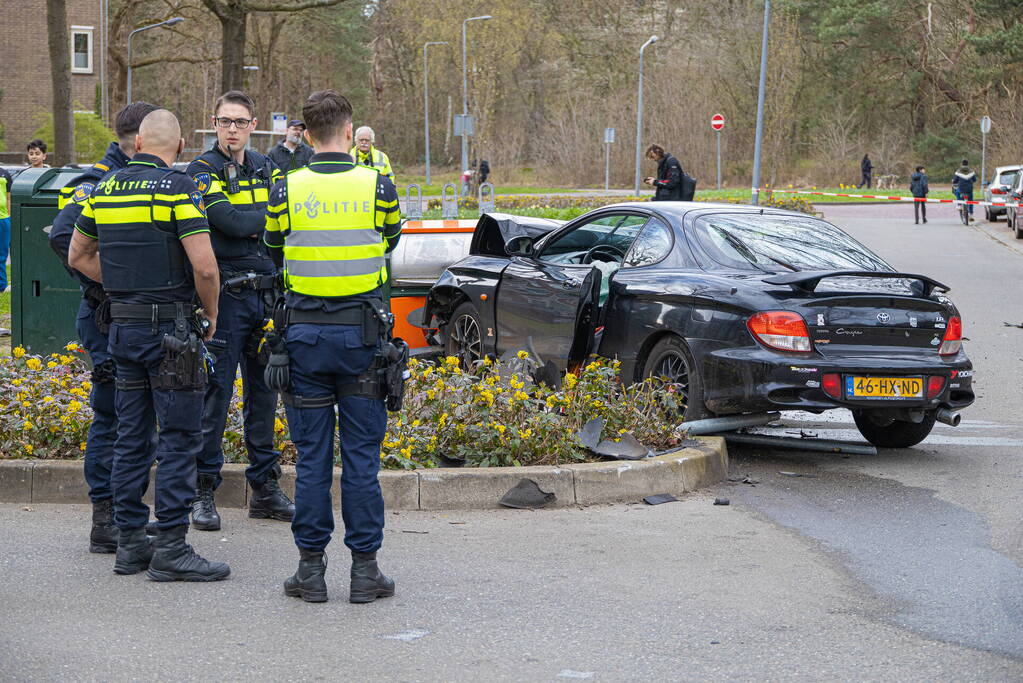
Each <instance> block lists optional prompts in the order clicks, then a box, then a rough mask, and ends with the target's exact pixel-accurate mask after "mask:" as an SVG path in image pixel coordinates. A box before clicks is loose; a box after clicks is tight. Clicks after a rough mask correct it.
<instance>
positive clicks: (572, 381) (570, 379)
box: [565, 372, 579, 389]
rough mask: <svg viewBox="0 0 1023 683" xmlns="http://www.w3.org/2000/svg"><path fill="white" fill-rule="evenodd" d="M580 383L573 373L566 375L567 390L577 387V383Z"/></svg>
mask: <svg viewBox="0 0 1023 683" xmlns="http://www.w3.org/2000/svg"><path fill="white" fill-rule="evenodd" d="M578 381H579V378H578V377H576V376H575V375H574V374H573V373H571V372H570V373H568V374H566V375H565V388H566V389H571V388H573V387H574V386H575V384H576V382H578Z"/></svg>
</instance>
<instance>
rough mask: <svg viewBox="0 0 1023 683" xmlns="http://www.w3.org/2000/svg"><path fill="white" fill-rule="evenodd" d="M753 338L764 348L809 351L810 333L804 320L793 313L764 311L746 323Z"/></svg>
mask: <svg viewBox="0 0 1023 683" xmlns="http://www.w3.org/2000/svg"><path fill="white" fill-rule="evenodd" d="M746 327H747V328H749V331H750V333H751V334H752V335H753V337H754V338H755V339H756V340H757V341H759V342H760V343H761V344H763V345H764V346H769V347H771V348H772V349H780V350H782V351H809V350H810V333H809V331H807V329H806V323H805V322H803V318H802V317H801V316H799V315H797V314H796V313H793V312H792V311H764V312H762V313H755V314H754V315H752V316H750V319H749V320H747V321H746Z"/></svg>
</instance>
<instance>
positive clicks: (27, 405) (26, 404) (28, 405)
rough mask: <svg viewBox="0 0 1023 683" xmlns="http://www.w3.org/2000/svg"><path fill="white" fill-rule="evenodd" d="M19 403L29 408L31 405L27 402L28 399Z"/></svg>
mask: <svg viewBox="0 0 1023 683" xmlns="http://www.w3.org/2000/svg"><path fill="white" fill-rule="evenodd" d="M21 405H23V406H25V407H26V408H29V407H31V405H32V404H31V403H29V402H28V401H22V402H21Z"/></svg>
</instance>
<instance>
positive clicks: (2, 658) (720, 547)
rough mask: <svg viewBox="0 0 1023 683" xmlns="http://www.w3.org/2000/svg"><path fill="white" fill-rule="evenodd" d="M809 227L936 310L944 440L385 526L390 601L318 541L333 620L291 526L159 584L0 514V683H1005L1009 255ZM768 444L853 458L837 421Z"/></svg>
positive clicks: (956, 234) (50, 523) (1021, 255)
mask: <svg viewBox="0 0 1023 683" xmlns="http://www.w3.org/2000/svg"><path fill="white" fill-rule="evenodd" d="M824 211H825V213H826V217H827V218H828V219H830V220H832V221H833V222H835V223H837V224H838V225H840V226H842V227H843V228H846V229H847V230H849V231H850V232H852V233H853V234H854V235H855V236H856V237H858V238H859V239H861V240H863V241H864V242H866V243H867V244H868V245H870V246H872V247H874V248H875V249H876V250H877V251H878V252H879V253H881V254H882V255H884V256H885V257H886V258H887V259H888V260H889V261H890V262H891V263H892V264H893V265H894V266H896V267H898V268H903V269H906V270H909V271H917V272H925V273H928V274H931V275H932V276H934V277H935V278H937V279H938V280H941V281H943V282H945V283H947V284H949V285H950V286H951V287H952V293H951V296H952V298H953V299H954V300H955V301H956V303H957V304H958V305H959V307H960V309H961V310H962V312H963V315H964V322H965V328H966V329H965V334H966V335H967V336H968V337H969V338H970V340H971V341H970V342H969V344H968V347H967V348H968V351H969V353H970V354H971V356H972V358H973V359H974V362H975V365H976V376H975V386H976V387H977V388H978V390H979V394H980V400H979V401H978V403H977V405H976V406H974V407H973V408H971V409H969V410H968V411H966V413H965V419H964V421H963V424H962V426H960V427H959V428H955V429H953V428H949V427H940V428H939V429H937V430H936V431H935V433H934V434H933V435H932V437H931V438H930V439H928V440H927V441H925V442H924V443H923V444H922V445H921V446H919V447H917V448H914V449H909V450H904V451H882V452H881V453H880V454H879V455H877V456H871V457H867V456H851V457H842V456H836V455H819V454H806V453H793V452H780V451H763V450H759V449H752V448H741V449H740V448H733V449H731V455H732V474H733V475H734V478H737V479H738V478H743V477H745V476H746V475H749V477H750V479H751V480H753V481H756V482H757V483H756V484H755V485H751V484H748V483H741V482H738V481H736V482H727V483H723V484H721V485H719V486H717V487H714V488H712V489H709V490H706V491H703V492H700V493H698V494H694V495H691V496H688V497H687V498H686V499H685V500H683V501H681V502H679V503H671V504H667V505H660V506H656V507H648V506H645V505H619V506H595V507H590V508H584V509H570V510H556V511H538V512H527V511H512V510H502V511H488V512H466V513H410V512H403V513H400V514H396V513H389V514H388V518H387V525H388V526H387V532H386V537H385V547H384V550H383V551H382V552H381V561H382V565H383V567H384V568H385V570H386V571H388V572H389V573H390V574H391V575H392V577H393V578H395V579H396V581H397V583H398V594H397V595H396V596H395V597H394V598H390V599H387V600H384V601H380V602H377V603H375V604H372V605H360V606H356V605H350V604H348V603H347V601H346V600H345V598H346V590H347V585H346V584H347V581H346V579H347V557H346V554H345V552H344V549H343V547H342V545H341V543H340V542H337V543H335V544H333V545H332V547H331V558H330V560H331V566H330V567H329V570H328V578H329V587H330V590H331V595H332V601H331V602H329V603H327V604H324V605H307V604H304V603H302V602H300V601H297V600H294V599H290V598H286V597H284V596H283V595H282V594H281V588H280V583H281V581H282V580H283V579H284V578H286V577H287V576H288V575H289V574H290V573H291V572H292V571H293V569H294V566H295V562H296V560H297V557H296V553H295V551H294V548H293V546H292V544H291V539H290V534H289V530H288V527H287V525H284V524H280V523H273V522H262V521H260V522H257V521H255V520H249V519H247V518H246V517H244V515H243V513H242V511H237V510H232V511H227V513H226V515H225V526H224V531H223V532H219V533H204V532H194V533H192V534H191V535H190V536H191V537H192V538H193V542H194V543H195V545H196V546H197V548H198V549H199V550H200V551H201V552H203V553H206V554H207V555H209V556H210V557H212V558H214V559H222V560H226V561H228V562H230V564H231V566H232V568H233V571H234V573H233V575H232V576H231V578H230V579H229V580H228V581H224V582H221V583H217V584H205V585H195V584H191V585H184V584H176V585H167V584H155V583H152V582H149V581H147V580H146V579H145V578H144V577H143V576H134V577H122V576H116V575H114V574H113V573H112V572H111V571H110V569H111V567H112V558H111V557H110V556H102V555H90V554H89V553H88V552H86V543H85V534H86V531H87V510H86V508H84V507H80V506H33V507H31V509H26V508H25V507H24V506H16V505H3V506H0V549H2V551H0V572H2V576H3V578H4V580H3V581H2V582H0V615H3V618H0V679H3V680H19V681H25V680H53V679H58V678H59V679H62V680H127V679H146V678H150V679H153V678H156V679H164V680H215V679H221V680H236V679H242V678H246V679H251V678H257V677H258V678H262V679H269V680H275V679H284V678H288V679H295V680H305V679H325V680H330V679H347V680H387V681H391V680H395V681H463V680H464V681H469V680H473V681H475V680H508V681H520V680H552V681H554V680H565V679H567V680H573V679H587V680H605V681H619V680H623V681H641V680H642V681H648V680H697V679H701V680H822V679H840V680H882V679H884V680H893V679H894V680H951V679H955V680H999V681H1005V680H1019V679H1021V678H1023V597H1021V596H1023V569H1021V567H1023V531H1021V524H1020V522H1021V519H1020V518H1021V510H1023V506H1021V502H1023V493H1021V490H1023V464H1021V462H1020V458H1019V454H1020V446H1021V445H1023V419H1021V418H1019V417H1017V410H1016V406H1017V403H1018V401H1019V397H1020V390H1019V387H1020V385H1021V383H1023V382H1021V380H1023V350H1021V346H1023V329H1018V328H1012V327H1006V326H1004V325H1003V323H1004V322H1014V323H1021V322H1023V303H1021V300H1023V298H1021V297H1019V296H1018V295H1017V294H1016V291H1015V290H1016V288H1017V281H1018V280H1019V276H1020V274H1021V273H1023V243H1020V244H1017V243H1015V240H1013V239H1012V238H1011V237H1010V236H1009V235H1008V231H1007V230H1006V228H1005V226H1004V223H1001V222H1000V223H998V224H996V225H995V226H987V225H984V224H979V225H977V226H971V227H965V226H962V225H958V224H956V223H955V222H954V220H955V216H954V214H953V213H952V210H951V209H947V208H946V207H937V208H935V209H934V210H932V212H931V214H930V221H931V222H930V223H928V224H927V225H926V226H914V225H913V224H912V210H911V209H910V208H909V207H905V206H900V207H888V206H847V207H825V208H824ZM907 217H908V218H907ZM785 429H789V430H798V429H802V430H811V431H816V432H817V433H819V434H820V435H822V436H829V437H838V438H843V437H847V438H851V437H854V436H855V434H854V433H853V432H850V431H849V430H851V429H852V426H851V424H850V420H849V416H848V415H844V414H840V413H838V414H834V415H831V416H829V419H828V420H826V421H824V420H821V419H820V418H816V417H814V416H810V415H795V416H793V417H791V418H789V419H788V421H787V422H786V427H785ZM780 472H789V473H795V474H801V475H804V476H798V477H794V476H788V475H783V474H780ZM715 497H728V498H730V499H731V503H732V504H731V505H730V506H727V507H725V506H714V505H712V501H713V499H714V498H715Z"/></svg>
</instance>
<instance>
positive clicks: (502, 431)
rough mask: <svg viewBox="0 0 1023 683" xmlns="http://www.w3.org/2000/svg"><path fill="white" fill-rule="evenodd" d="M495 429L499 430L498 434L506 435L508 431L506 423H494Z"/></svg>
mask: <svg viewBox="0 0 1023 683" xmlns="http://www.w3.org/2000/svg"><path fill="white" fill-rule="evenodd" d="M494 429H496V430H497V433H498V434H501V435H504V433H505V431H507V429H508V428H507V427H505V426H504V425H494Z"/></svg>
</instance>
